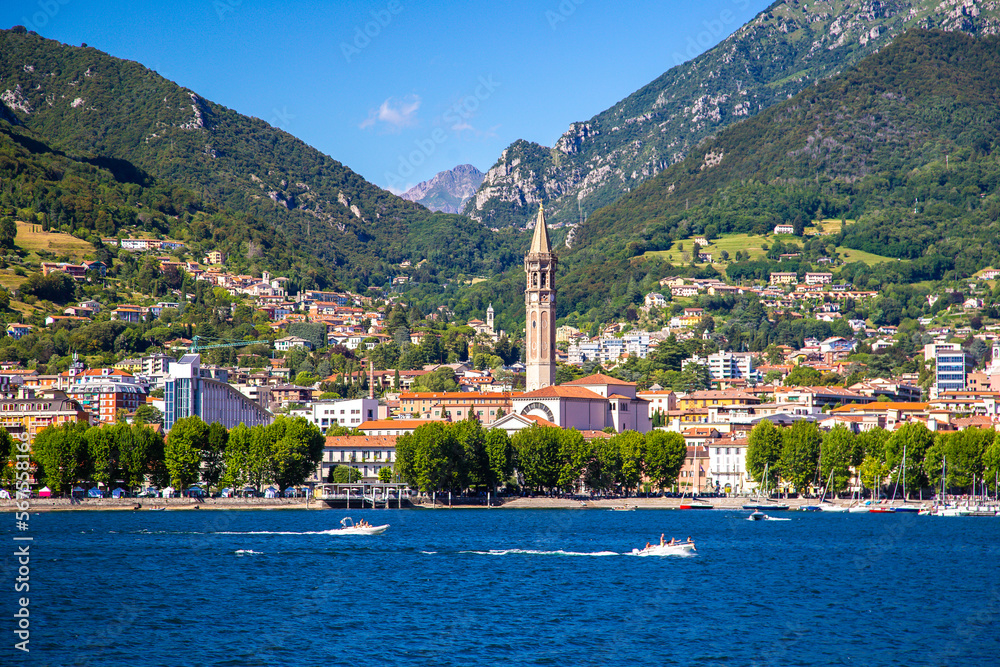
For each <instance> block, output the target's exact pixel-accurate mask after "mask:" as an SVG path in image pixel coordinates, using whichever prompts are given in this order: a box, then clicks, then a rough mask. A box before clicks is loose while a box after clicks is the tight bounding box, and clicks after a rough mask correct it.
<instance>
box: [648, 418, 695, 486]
mask: <svg viewBox="0 0 1000 667" xmlns="http://www.w3.org/2000/svg"><path fill="white" fill-rule="evenodd" d="M686 456H687V445H686V444H685V443H684V437H683V436H682V435H681V434H680V433H673V432H671V433H668V432H666V431H659V430H655V431H650V432H649V433H647V434H646V474H647V475H648V476H649V479H650V480H651V481H652V482H653V484H654V485H655V486H656V488H658V489H665V488H669V487H670V486H672V485H673V484H674V483H675V482H676V481H677V475H678V474H680V471H681V466H682V465H683V464H684V459H685V457H686Z"/></svg>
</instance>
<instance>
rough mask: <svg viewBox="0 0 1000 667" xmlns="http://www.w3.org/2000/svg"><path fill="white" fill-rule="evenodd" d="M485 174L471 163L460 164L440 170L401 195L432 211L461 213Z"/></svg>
mask: <svg viewBox="0 0 1000 667" xmlns="http://www.w3.org/2000/svg"><path fill="white" fill-rule="evenodd" d="M483 176H485V174H484V173H483V172H481V171H479V170H478V169H476V168H475V167H473V166H472V165H471V164H460V165H458V166H457V167H455V168H454V169H449V170H448V171H440V172H438V173H437V174H436V175H435V176H434V177H433V178H431V179H430V180H427V181H424V182H423V183H420V184H418V185H415V186H413V187H412V188H410V189H409V190H407V191H406V192H404V193H403V194H401V195H399V196H400V197H402V198H403V199H405V200H407V201H414V202H417V203H418V204H421V205H423V206H426V207H427V208H429V209H430V210H432V211H440V212H442V213H461V212H462V208H463V207H464V206H465V202H467V201H469V200H470V199H471V198H472V196H473V195H474V194H476V190H477V189H479V184H480V183H482V182H483Z"/></svg>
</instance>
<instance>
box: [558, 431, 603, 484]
mask: <svg viewBox="0 0 1000 667" xmlns="http://www.w3.org/2000/svg"><path fill="white" fill-rule="evenodd" d="M593 455H594V454H593V448H592V447H591V446H590V443H589V442H587V441H586V440H585V439H584V438H583V434H582V433H580V432H579V431H577V430H576V429H575V428H573V429H568V430H564V431H562V432H561V433H560V434H559V458H560V459H561V460H562V467H561V468H560V470H559V480H558V482H557V485H558V486H559V488H560V489H562V490H564V491H573V490H575V489H576V487H577V485H578V484H579V482H580V478H581V477H582V476H583V474H584V471H585V470H586V467H587V465H588V464H589V463H590V461H591V459H592V458H593Z"/></svg>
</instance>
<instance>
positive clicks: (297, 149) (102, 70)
mask: <svg viewBox="0 0 1000 667" xmlns="http://www.w3.org/2000/svg"><path fill="white" fill-rule="evenodd" d="M0 80H2V84H0V88H3V89H4V90H2V91H0V99H2V100H3V103H4V104H5V105H6V109H5V110H4V112H5V114H6V116H7V118H8V119H9V120H14V121H16V122H17V123H20V124H23V125H24V126H25V127H26V128H28V129H30V130H32V131H33V132H34V133H35V134H36V135H37V136H38V137H41V138H42V139H43V141H45V142H46V143H48V144H49V145H51V146H52V148H53V149H54V150H58V151H62V152H65V153H66V154H71V155H77V156H80V157H82V158H86V159H90V160H91V161H92V162H94V163H95V164H100V165H102V166H104V167H106V168H108V169H109V170H110V171H112V173H113V174H114V176H115V178H116V179H117V180H118V181H119V182H121V183H132V184H136V185H152V184H154V183H155V184H156V185H158V186H162V187H166V186H168V185H169V186H172V187H176V186H180V187H183V188H186V189H187V190H189V191H190V192H191V193H193V196H194V197H196V198H197V199H198V200H199V201H202V202H205V204H206V205H211V206H213V207H214V208H215V209H217V210H218V211H220V212H222V213H225V214H228V213H232V214H233V215H235V216H250V217H251V218H253V219H254V220H256V221H259V222H260V223H262V224H264V225H266V226H269V227H270V228H271V229H272V230H274V242H275V243H276V244H283V245H285V246H287V247H288V248H290V249H294V250H295V252H304V253H308V254H310V255H311V256H312V257H314V258H315V260H316V262H315V264H316V266H317V271H316V272H315V273H314V275H313V276H311V277H310V280H311V281H313V282H316V283H318V284H320V285H323V284H331V283H333V282H336V281H340V282H342V283H344V284H347V285H350V286H355V287H359V288H360V287H364V286H367V285H369V284H384V283H385V281H386V280H387V279H388V278H389V277H390V276H391V275H392V273H393V271H394V269H393V266H394V265H395V266H398V264H399V263H400V262H402V261H403V260H410V261H411V262H413V263H414V264H416V263H417V262H419V261H420V260H422V259H427V258H428V255H430V254H431V253H432V252H433V253H434V254H435V257H437V258H438V259H439V260H440V261H441V262H442V263H441V264H439V265H434V266H430V267H428V270H429V271H431V272H432V273H438V272H441V273H444V274H455V273H458V272H463V273H473V274H477V273H486V272H489V271H493V270H496V268H497V267H498V263H497V262H498V259H499V258H502V257H504V256H506V255H509V254H510V253H508V252H506V251H507V250H509V249H510V248H514V247H517V248H518V249H519V248H520V245H522V239H520V238H519V237H518V236H517V235H513V234H507V235H501V236H500V237H497V236H496V235H494V234H493V233H492V232H489V230H484V229H482V227H481V226H479V225H474V224H472V223H470V222H469V221H468V220H466V219H463V218H461V217H459V216H447V215H440V214H439V215H435V214H432V213H431V212H429V211H427V210H426V209H425V208H423V207H422V206H419V205H417V204H414V203H411V202H408V201H405V200H403V199H401V198H399V197H396V196H395V195H393V194H391V193H389V192H387V191H385V190H382V189H381V188H378V187H376V186H374V185H372V184H371V183H368V182H367V181H365V180H364V179H363V178H361V177H360V176H359V175H358V174H356V173H354V172H353V171H351V170H350V169H349V168H347V167H346V166H344V165H342V164H341V163H339V162H337V161H336V160H334V159H332V158H330V157H329V156H326V155H324V154H322V153H320V152H319V151H317V150H315V149H313V148H311V147H310V146H308V145H306V144H305V143H303V142H302V141H300V140H298V139H296V138H295V137H293V136H291V135H289V134H288V133H286V132H283V131H282V130H279V129H276V128H273V127H271V126H270V125H268V124H267V123H265V122H264V121H262V120H259V119H256V118H250V117H246V116H242V115H240V114H238V113H236V112H235V111H233V110H231V109H227V108H225V107H223V106H221V105H218V104H215V103H213V102H211V101H209V100H206V99H203V98H201V97H200V96H198V95H197V94H196V93H195V92H193V91H190V90H187V89H184V88H181V87H180V86H177V85H175V84H174V83H172V82H170V81H168V80H166V79H164V78H163V77H161V76H159V75H158V74H156V73H155V72H153V71H151V70H149V69H147V68H146V67H144V66H142V65H141V64H139V63H135V62H130V61H125V60H120V59H117V58H113V57H111V56H109V55H107V54H104V53H102V52H100V51H98V50H96V49H93V48H88V47H84V48H78V47H73V46H68V45H64V44H59V43H58V42H55V41H52V40H47V39H44V38H42V37H40V36H38V35H35V34H31V33H27V32H26V31H24V29H23V28H15V29H11V30H5V31H0ZM115 224H117V223H115ZM428 228H433V229H434V230H435V232H436V234H435V235H434V236H428V235H427V234H426V233H425V232H426V230H427V229H428ZM441 230H446V232H447V233H445V234H438V233H437V232H440V231H441ZM101 233H110V229H109V228H107V227H106V226H105V228H104V229H103V230H102V231H101ZM209 233H210V234H211V233H214V232H212V231H211V230H210V231H209ZM441 238H446V239H449V240H451V239H454V243H455V245H454V246H452V244H451V243H446V244H444V247H442V243H441ZM459 242H462V243H463V246H462V247H458V245H457V244H458V243H459ZM468 244H471V249H470V248H468V247H465V246H466V245H468ZM499 261H501V263H502V260H499Z"/></svg>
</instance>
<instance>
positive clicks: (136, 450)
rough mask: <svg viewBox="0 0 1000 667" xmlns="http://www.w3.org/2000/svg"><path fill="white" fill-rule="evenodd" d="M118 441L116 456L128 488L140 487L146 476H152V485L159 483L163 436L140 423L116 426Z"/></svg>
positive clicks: (162, 457)
mask: <svg viewBox="0 0 1000 667" xmlns="http://www.w3.org/2000/svg"><path fill="white" fill-rule="evenodd" d="M114 428H115V429H117V430H118V431H117V435H118V436H119V439H118V455H119V457H120V461H121V471H122V475H123V476H124V479H125V483H126V484H127V485H128V486H129V488H135V487H137V486H141V485H142V484H143V483H144V482H145V481H146V475H147V474H152V475H153V476H154V478H156V479H154V484H155V483H161V482H162V481H163V480H162V479H159V478H160V477H162V472H161V470H162V468H163V459H164V442H163V434H161V433H157V432H156V431H154V430H153V429H151V428H149V427H148V426H145V425H144V424H142V423H139V424H132V425H130V426H125V425H124V424H116V425H115V427H114Z"/></svg>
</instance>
